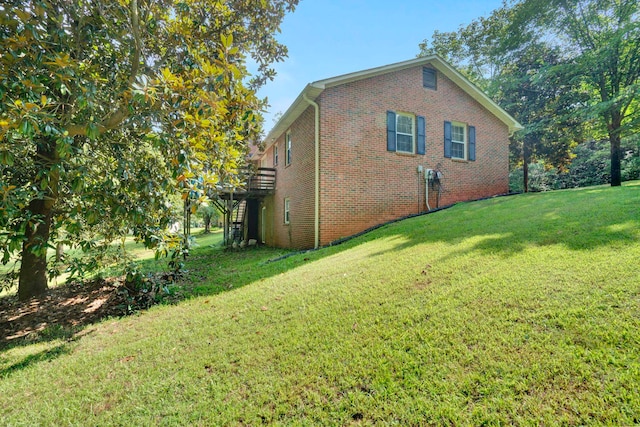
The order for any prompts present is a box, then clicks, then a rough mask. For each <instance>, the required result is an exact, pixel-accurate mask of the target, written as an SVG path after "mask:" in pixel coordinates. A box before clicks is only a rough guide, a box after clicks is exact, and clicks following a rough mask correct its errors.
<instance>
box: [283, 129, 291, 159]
mask: <svg viewBox="0 0 640 427" xmlns="http://www.w3.org/2000/svg"><path fill="white" fill-rule="evenodd" d="M284 145H285V148H286V150H287V153H286V157H285V162H284V163H285V165H287V166H289V165H290V164H291V131H290V130H289V131H287V133H286V134H285V135H284Z"/></svg>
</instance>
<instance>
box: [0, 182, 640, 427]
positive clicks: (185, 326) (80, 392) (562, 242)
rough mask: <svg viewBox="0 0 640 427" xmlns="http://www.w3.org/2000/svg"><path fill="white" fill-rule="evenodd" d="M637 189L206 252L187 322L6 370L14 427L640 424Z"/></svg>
mask: <svg viewBox="0 0 640 427" xmlns="http://www.w3.org/2000/svg"><path fill="white" fill-rule="evenodd" d="M639 207H640V183H631V184H626V185H625V186H623V187H620V188H604V187H596V188H589V189H582V190H571V191H558V192H553V193H546V194H528V195H520V196H514V197H508V198H498V199H492V200H486V201H482V202H474V203H468V204H460V205H456V206H454V207H452V208H450V209H448V210H445V211H441V212H437V213H435V214H432V215H427V216H423V217H417V218H413V219H409V220H406V221H402V222H399V223H396V224H392V225H388V226H385V227H383V228H381V229H379V230H376V231H375V232H372V233H369V234H367V235H365V236H362V237H360V238H358V239H355V240H353V241H350V242H348V243H346V244H344V245H340V246H338V247H333V248H327V249H323V250H320V251H316V252H311V253H307V254H300V255H295V256H292V257H289V258H286V259H284V260H281V261H277V262H273V263H264V261H265V260H266V259H269V258H273V257H275V256H277V255H278V254H280V253H282V251H276V250H269V249H258V250H250V251H245V252H238V253H230V252H224V251H221V250H220V249H216V248H211V247H202V248H200V249H199V250H197V251H194V256H193V257H192V259H191V261H190V266H189V268H191V270H192V287H191V289H192V290H193V292H195V293H198V294H201V296H199V297H196V298H192V299H190V300H189V301H185V302H183V303H181V304H179V305H177V306H167V307H156V308H154V309H151V310H149V311H148V312H145V313H143V314H141V315H139V316H136V317H129V318H125V319H121V320H111V321H107V322H104V323H102V324H99V325H96V326H93V327H91V328H88V329H85V330H84V331H81V332H80V333H78V334H76V335H75V337H74V338H73V339H72V340H63V339H59V338H56V337H52V338H51V339H50V340H43V341H41V342H38V343H34V344H26V343H25V344H24V345H21V346H15V347H12V348H10V349H8V350H6V351H4V352H2V353H0V378H1V381H0V413H2V414H3V415H2V422H3V423H4V424H7V425H63V424H70V425H260V424H285V425H309V424H320V425H349V424H354V425H355V424H359V425H370V424H381V423H383V424H398V425H426V424H435V425H439V424H443V425H482V424H485V425H499V424H513V425H540V424H546V425H556V424H566V425H581V424H587V425H589V424H591V425H599V424H615V425H630V424H637V423H640V288H639V287H638V284H639V283H640V263H639V262H638V259H640V231H639V230H640V215H639V212H638V209H639Z"/></svg>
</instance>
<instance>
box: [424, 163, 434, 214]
mask: <svg viewBox="0 0 640 427" xmlns="http://www.w3.org/2000/svg"><path fill="white" fill-rule="evenodd" d="M432 174H433V169H427V170H425V173H424V198H425V200H426V202H427V210H428V211H430V210H431V206H429V179H430V178H431V177H432Z"/></svg>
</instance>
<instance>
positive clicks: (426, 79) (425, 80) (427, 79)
mask: <svg viewBox="0 0 640 427" xmlns="http://www.w3.org/2000/svg"><path fill="white" fill-rule="evenodd" d="M436 76H437V73H436V70H434V69H433V68H423V69H422V86H424V87H426V88H427V89H433V90H436V89H437V86H438V81H437V79H436Z"/></svg>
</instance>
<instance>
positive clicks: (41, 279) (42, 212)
mask: <svg viewBox="0 0 640 427" xmlns="http://www.w3.org/2000/svg"><path fill="white" fill-rule="evenodd" d="M52 206H53V203H52V202H50V201H45V200H32V201H31V203H29V211H30V212H31V213H32V214H33V215H36V216H38V217H40V218H41V222H36V223H35V224H33V223H28V224H27V228H26V232H25V237H26V240H25V241H24V243H23V244H22V263H21V265H20V276H19V282H18V299H19V300H20V301H25V300H27V299H29V298H31V297H34V296H36V295H40V294H42V293H44V292H46V290H47V288H48V286H47V242H48V241H49V230H50V228H51V214H52V211H53V209H52Z"/></svg>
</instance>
